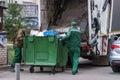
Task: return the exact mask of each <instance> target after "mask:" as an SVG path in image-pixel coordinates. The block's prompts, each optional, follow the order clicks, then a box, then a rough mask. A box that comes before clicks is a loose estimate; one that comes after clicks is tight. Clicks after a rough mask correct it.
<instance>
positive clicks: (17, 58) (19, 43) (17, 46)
mask: <svg viewBox="0 0 120 80" xmlns="http://www.w3.org/2000/svg"><path fill="white" fill-rule="evenodd" d="M27 32H28V30H27V25H26V24H22V27H21V28H20V29H19V30H18V33H17V36H16V38H15V40H14V41H13V48H14V52H15V54H14V58H13V62H12V64H11V72H15V63H21V59H22V48H23V39H24V36H25V34H26V33H27ZM20 71H24V69H20Z"/></svg>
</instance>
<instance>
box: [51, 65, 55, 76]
mask: <svg viewBox="0 0 120 80" xmlns="http://www.w3.org/2000/svg"><path fill="white" fill-rule="evenodd" d="M55 72H56V71H55V66H53V67H52V73H53V75H55Z"/></svg>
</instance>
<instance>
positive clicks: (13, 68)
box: [10, 65, 24, 72]
mask: <svg viewBox="0 0 120 80" xmlns="http://www.w3.org/2000/svg"><path fill="white" fill-rule="evenodd" d="M10 71H11V72H15V66H14V65H11V67H10ZM20 71H24V69H20Z"/></svg>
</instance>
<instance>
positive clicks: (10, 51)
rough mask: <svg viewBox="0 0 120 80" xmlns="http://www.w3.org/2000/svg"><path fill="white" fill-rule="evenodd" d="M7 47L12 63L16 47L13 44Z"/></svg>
mask: <svg viewBox="0 0 120 80" xmlns="http://www.w3.org/2000/svg"><path fill="white" fill-rule="evenodd" d="M7 49H8V64H11V63H12V60H13V58H14V49H13V46H7Z"/></svg>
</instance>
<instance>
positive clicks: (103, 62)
mask: <svg viewBox="0 0 120 80" xmlns="http://www.w3.org/2000/svg"><path fill="white" fill-rule="evenodd" d="M92 61H93V64H94V65H99V66H108V65H110V64H109V56H98V57H94V58H93V60H92Z"/></svg>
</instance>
